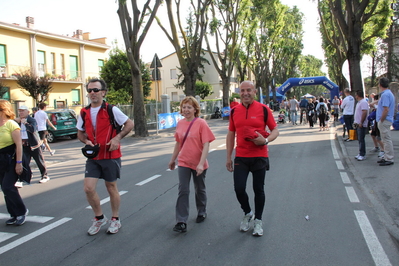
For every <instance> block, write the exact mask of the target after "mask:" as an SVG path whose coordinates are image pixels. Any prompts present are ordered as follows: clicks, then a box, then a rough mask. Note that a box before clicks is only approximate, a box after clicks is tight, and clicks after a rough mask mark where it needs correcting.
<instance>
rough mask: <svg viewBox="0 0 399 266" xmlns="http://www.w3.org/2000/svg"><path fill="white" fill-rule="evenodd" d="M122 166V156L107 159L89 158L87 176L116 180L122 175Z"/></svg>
mask: <svg viewBox="0 0 399 266" xmlns="http://www.w3.org/2000/svg"><path fill="white" fill-rule="evenodd" d="M121 167H122V165H121V158H118V159H106V160H93V159H87V161H86V171H85V177H91V178H99V179H104V180H105V181H107V182H115V181H116V180H117V179H118V178H120V177H121Z"/></svg>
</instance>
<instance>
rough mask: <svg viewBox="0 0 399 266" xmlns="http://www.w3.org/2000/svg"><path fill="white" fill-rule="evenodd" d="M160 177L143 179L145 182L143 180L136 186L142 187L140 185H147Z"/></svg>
mask: <svg viewBox="0 0 399 266" xmlns="http://www.w3.org/2000/svg"><path fill="white" fill-rule="evenodd" d="M160 176H161V175H154V176H151V177H149V178H147V179H145V180H143V181H141V182H139V183H137V184H136V186H142V185H144V184H147V183H148V182H150V181H152V180H154V179H157V178H158V177H160Z"/></svg>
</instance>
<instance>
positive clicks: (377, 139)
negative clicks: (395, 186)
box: [368, 93, 385, 158]
mask: <svg viewBox="0 0 399 266" xmlns="http://www.w3.org/2000/svg"><path fill="white" fill-rule="evenodd" d="M378 97H379V96H378V95H374V93H372V94H371V99H372V101H371V102H370V104H369V105H370V108H371V112H370V114H369V116H368V120H369V121H370V128H371V132H370V136H371V139H372V140H373V143H374V148H373V149H371V150H370V152H378V158H382V157H383V156H384V153H385V152H384V144H383V143H382V141H381V134H380V130H379V129H378V123H377V121H376V118H377V108H378Z"/></svg>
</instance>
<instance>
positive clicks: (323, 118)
mask: <svg viewBox="0 0 399 266" xmlns="http://www.w3.org/2000/svg"><path fill="white" fill-rule="evenodd" d="M319 122H320V127H323V128H324V127H326V114H319Z"/></svg>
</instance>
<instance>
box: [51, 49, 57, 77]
mask: <svg viewBox="0 0 399 266" xmlns="http://www.w3.org/2000/svg"><path fill="white" fill-rule="evenodd" d="M50 59H51V62H50V64H51V74H52V75H53V76H55V74H56V70H55V69H56V67H55V53H51V58H50Z"/></svg>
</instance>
